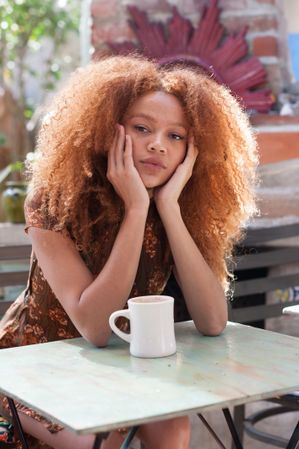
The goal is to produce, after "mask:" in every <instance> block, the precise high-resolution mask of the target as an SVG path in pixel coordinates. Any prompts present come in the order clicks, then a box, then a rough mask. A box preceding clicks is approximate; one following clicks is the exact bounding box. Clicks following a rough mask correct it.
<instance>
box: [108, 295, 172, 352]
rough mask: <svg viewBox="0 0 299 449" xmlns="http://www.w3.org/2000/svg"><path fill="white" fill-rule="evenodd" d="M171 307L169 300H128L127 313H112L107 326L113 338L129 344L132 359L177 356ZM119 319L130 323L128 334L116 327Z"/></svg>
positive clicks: (143, 298) (170, 298)
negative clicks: (113, 333) (112, 333)
mask: <svg viewBox="0 0 299 449" xmlns="http://www.w3.org/2000/svg"><path fill="white" fill-rule="evenodd" d="M173 305H174V299H173V298H172V297H171V296H163V295H148V296H137V297H136V298H131V299H129V300H128V309H125V310H117V311H116V312H113V313H112V315H111V316H110V318H109V324H110V327H111V329H112V330H113V332H115V334H116V335H118V336H119V337H120V338H122V339H123V340H125V341H127V342H128V343H130V353H131V354H132V355H134V356H135V357H166V356H168V355H171V354H174V353H175V352H176V342H175V335H174V319H173ZM118 317H125V318H127V319H129V320H130V329H131V332H130V333H129V334H126V333H125V332H123V331H121V330H120V329H119V328H118V327H117V326H116V324H115V320H116V319H117V318H118Z"/></svg>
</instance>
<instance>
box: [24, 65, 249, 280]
mask: <svg viewBox="0 0 299 449" xmlns="http://www.w3.org/2000/svg"><path fill="white" fill-rule="evenodd" d="M154 91H163V92H166V93H169V94H172V95H175V96H176V97H177V98H178V99H179V101H180V103H181V105H182V107H183V109H184V111H185V114H186V117H187V119H188V122H189V124H190V132H191V133H192V134H193V135H194V143H195V146H196V147H197V148H198V150H199V154H198V157H197V160H196V163H195V166H194V170H193V175H192V177H191V179H190V180H189V181H188V183H187V185H186V186H185V188H184V190H183V192H182V194H181V196H180V199H179V202H180V206H181V211H182V215H183V219H184V221H185V223H186V226H187V228H188V230H189V232H190V234H191V235H192V237H193V239H194V241H195V242H196V244H197V245H198V247H199V249H200V251H201V252H202V254H203V256H204V258H205V260H206V261H207V263H208V264H209V265H210V267H211V268H212V269H213V271H214V272H215V274H216V275H217V277H218V278H219V280H220V281H221V283H222V285H223V286H224V287H225V288H226V289H227V286H228V277H229V273H228V269H227V259H228V258H230V256H231V254H232V250H233V246H234V245H235V243H236V242H237V241H238V240H239V239H240V237H241V236H242V229H243V228H244V225H245V223H246V221H247V220H248V219H249V217H250V216H252V215H253V213H255V212H256V209H255V197H254V185H255V173H256V166H257V150H256V142H255V139H254V137H253V134H252V130H251V127H250V125H249V122H248V118H247V115H246V114H245V113H244V112H243V111H242V109H241V107H240V105H239V103H238V102H237V100H236V99H235V98H234V97H233V96H232V95H231V94H230V92H229V91H228V90H227V89H226V88H225V87H224V86H222V85H219V84H217V83H216V82H215V81H213V80H212V79H211V78H209V77H208V76H207V75H206V74H204V73H201V72H200V71H199V70H195V69H193V68H188V67H161V66H159V65H157V64H156V63H154V62H152V61H149V60H147V59H145V58H143V57H137V56H112V57H108V58H106V59H103V60H101V61H99V62H95V63H91V64H90V65H88V66H86V67H84V68H80V69H78V70H77V71H76V72H75V73H74V74H73V75H72V76H71V77H70V79H69V82H68V83H67V85H66V86H65V87H64V88H63V89H62V91H61V92H60V93H58V94H57V96H56V97H55V98H54V101H53V103H52V105H51V106H50V110H49V111H48V113H47V114H46V116H45V117H44V120H43V123H42V126H41V130H40V133H39V137H38V145H37V155H38V157H37V160H36V161H35V162H34V164H33V166H32V180H31V187H32V188H33V191H36V189H38V191H39V192H43V194H42V203H41V204H42V206H41V209H42V210H44V211H45V210H46V214H47V217H49V218H50V220H51V219H52V220H53V221H54V222H55V226H54V229H56V230H63V229H67V230H68V232H70V233H71V235H72V238H73V239H74V240H75V242H76V243H77V246H78V247H80V248H82V249H83V250H84V251H85V252H86V253H88V252H90V253H92V252H94V253H96V252H97V251H101V248H97V242H96V239H95V237H94V236H95V233H94V229H95V227H96V228H98V229H99V228H100V227H101V225H103V226H105V225H106V226H107V224H108V225H111V229H113V224H114V225H115V224H117V223H120V222H121V220H122V216H123V213H124V210H123V204H122V200H121V199H120V198H119V197H118V196H117V195H116V193H115V192H114V190H113V187H112V185H111V184H110V183H109V181H108V179H107V177H106V169H107V151H108V149H109V147H110V145H111V143H112V139H113V137H114V134H115V129H116V124H117V123H119V122H120V123H121V122H122V118H123V116H124V114H125V112H126V110H127V109H128V107H129V106H130V105H131V104H132V103H133V102H134V101H135V100H136V99H137V98H138V97H140V96H142V95H145V94H147V93H149V92H154Z"/></svg>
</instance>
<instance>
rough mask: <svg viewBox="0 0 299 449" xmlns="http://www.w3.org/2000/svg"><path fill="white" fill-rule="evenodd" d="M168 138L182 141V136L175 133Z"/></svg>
mask: <svg viewBox="0 0 299 449" xmlns="http://www.w3.org/2000/svg"><path fill="white" fill-rule="evenodd" d="M170 137H171V138H172V139H173V140H183V139H184V137H183V136H180V135H179V134H176V133H171V134H170Z"/></svg>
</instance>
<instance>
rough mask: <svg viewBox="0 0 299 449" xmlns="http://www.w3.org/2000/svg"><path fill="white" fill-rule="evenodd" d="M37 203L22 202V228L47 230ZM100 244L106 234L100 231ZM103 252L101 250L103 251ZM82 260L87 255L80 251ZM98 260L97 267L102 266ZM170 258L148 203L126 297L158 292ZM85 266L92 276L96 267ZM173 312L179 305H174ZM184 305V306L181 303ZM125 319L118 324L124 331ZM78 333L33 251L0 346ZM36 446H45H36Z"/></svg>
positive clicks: (1, 325) (0, 401)
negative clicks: (136, 263) (137, 259)
mask: <svg viewBox="0 0 299 449" xmlns="http://www.w3.org/2000/svg"><path fill="white" fill-rule="evenodd" d="M38 210H39V209H38V208H37V205H36V203H35V201H34V199H32V200H29V201H28V200H27V201H26V205H25V216H26V228H25V230H27V229H28V228H29V227H31V226H33V227H38V228H43V229H48V230H51V224H49V223H45V222H44V220H43V219H42V218H41V215H40V213H39V212H38ZM102 238H103V246H105V242H106V241H105V238H106V239H107V233H105V232H103V233H102ZM104 253H105V251H104ZM81 256H82V258H83V259H84V260H88V257H87V255H84V254H81ZM104 263H105V261H103V260H102V261H100V264H99V265H98V266H103V264H104ZM172 266H173V262H172V257H171V253H170V251H169V247H168V243H167V238H166V235H165V233H164V230H163V227H162V226H161V222H160V220H159V216H158V213H157V211H156V208H155V205H154V204H151V206H150V210H149V214H148V218H147V221H146V226H145V233H144V240H143V246H142V252H141V257H140V262H139V267H138V271H137V275H136V279H135V283H134V285H133V289H132V291H131V294H130V297H132V296H138V295H150V294H161V293H162V292H163V290H164V288H165V285H166V283H167V281H168V278H169V276H170V274H171V271H172ZM89 268H90V269H91V271H92V272H93V273H94V274H95V275H96V274H98V273H97V272H96V269H94V267H93V266H92V263H91V264H90V266H89ZM177 306H178V307H177V314H179V310H180V309H181V307H180V306H179V305H177ZM182 307H183V308H184V305H182ZM126 324H127V322H122V323H120V325H121V327H122V328H123V329H124V330H125V326H126ZM79 336H80V334H79V332H78V331H77V329H76V328H75V326H74V324H73V323H72V322H71V320H70V318H69V317H68V315H67V314H66V312H65V311H64V309H63V307H62V305H61V304H60V302H59V301H58V299H57V298H56V297H55V295H54V293H53V292H52V290H51V288H50V286H49V284H48V282H47V280H46V279H45V277H44V276H43V272H42V270H41V268H40V267H39V264H38V261H37V259H36V256H35V254H34V253H33V254H32V256H31V266H30V272H29V278H28V284H27V287H26V289H25V290H24V292H22V294H21V295H20V296H19V297H18V298H17V299H16V301H15V302H14V303H13V304H12V306H11V307H10V308H9V310H8V311H7V312H6V314H5V315H4V317H3V318H2V320H1V321H0V348H9V347H14V346H22V345H30V344H35V343H44V342H49V341H55V340H61V339H66V338H75V337H79ZM1 405H2V409H3V410H7V411H8V405H7V402H6V399H5V398H3V397H2V398H1V397H0V406H1ZM17 407H18V409H19V411H22V412H23V413H25V414H26V415H28V416H30V417H32V418H34V419H36V420H37V421H40V422H42V423H44V425H45V426H46V428H47V429H48V430H49V431H50V432H52V433H55V432H57V431H59V430H60V429H62V427H61V426H59V425H57V424H54V423H52V422H50V421H48V420H47V419H46V418H44V417H43V416H40V415H39V414H37V413H36V412H34V411H33V410H31V409H29V408H27V407H25V406H22V405H21V404H17ZM37 447H45V446H42V443H41V442H40V445H37Z"/></svg>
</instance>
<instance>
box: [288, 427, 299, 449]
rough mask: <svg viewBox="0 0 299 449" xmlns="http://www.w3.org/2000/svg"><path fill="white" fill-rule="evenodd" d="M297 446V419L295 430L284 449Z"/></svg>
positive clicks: (298, 435) (298, 441)
mask: <svg viewBox="0 0 299 449" xmlns="http://www.w3.org/2000/svg"><path fill="white" fill-rule="evenodd" d="M298 447H299V421H298V423H297V426H296V427H295V430H294V432H293V434H292V436H291V438H290V441H289V443H288V445H287V447H286V449H297V448H298Z"/></svg>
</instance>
